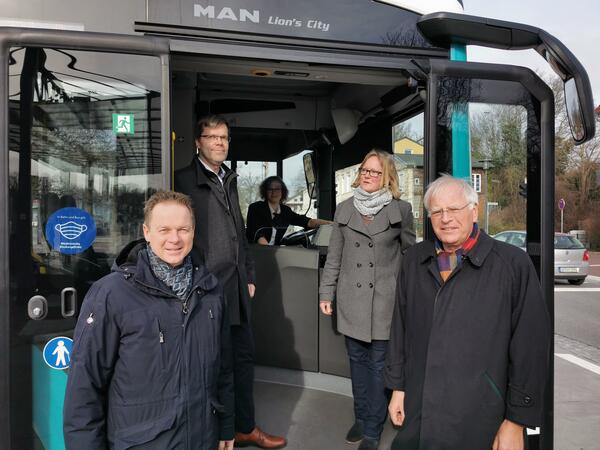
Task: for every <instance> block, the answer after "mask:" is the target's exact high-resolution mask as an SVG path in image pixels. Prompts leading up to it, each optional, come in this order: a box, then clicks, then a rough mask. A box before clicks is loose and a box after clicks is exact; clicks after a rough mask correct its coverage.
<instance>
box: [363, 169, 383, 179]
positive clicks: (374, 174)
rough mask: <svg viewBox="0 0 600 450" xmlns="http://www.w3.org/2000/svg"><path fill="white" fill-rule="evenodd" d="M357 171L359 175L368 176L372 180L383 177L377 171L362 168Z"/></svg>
mask: <svg viewBox="0 0 600 450" xmlns="http://www.w3.org/2000/svg"><path fill="white" fill-rule="evenodd" d="M358 171H359V172H360V174H361V175H369V176H370V177H373V178H377V177H380V176H381V175H383V172H380V171H379V170H373V169H365V168H364V167H361V168H360V169H358Z"/></svg>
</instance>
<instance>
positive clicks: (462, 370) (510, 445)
mask: <svg viewBox="0 0 600 450" xmlns="http://www.w3.org/2000/svg"><path fill="white" fill-rule="evenodd" d="M477 203H478V201H477V194H476V193H475V191H474V190H473V188H472V187H471V185H470V184H469V183H467V182H466V181H464V180H462V179H458V178H454V177H451V176H448V175H444V176H442V177H440V178H438V179H437V180H436V181H434V182H433V183H431V185H430V186H429V187H428V189H427V192H426V194H425V197H424V204H425V208H426V209H427V211H428V214H429V217H430V219H431V225H432V227H433V231H434V233H435V238H434V240H433V241H424V242H422V243H420V244H417V245H415V246H413V247H411V248H409V249H408V250H407V252H406V254H405V256H404V259H403V261H402V269H401V273H400V276H399V278H398V281H399V282H398V289H397V294H396V295H397V298H396V307H395V310H394V317H393V319H392V331H391V337H390V344H389V347H388V354H387V360H386V371H385V380H386V386H387V387H388V388H389V389H391V390H392V391H393V393H392V398H391V401H390V404H389V407H388V410H389V413H390V416H391V419H392V422H393V423H394V424H395V425H397V426H401V428H400V430H399V432H398V435H397V436H396V438H395V440H394V443H393V446H392V448H394V449H403V450H411V449H415V450H416V449H421V450H424V449H435V450H456V449H480V450H484V449H493V450H508V449H510V450H517V449H518V450H522V449H524V448H525V431H524V430H525V427H526V426H527V427H536V426H540V424H541V423H542V418H543V412H544V407H543V400H544V388H545V384H546V379H547V371H548V358H549V347H550V321H549V316H548V312H547V309H546V306H545V303H544V299H543V297H542V292H541V287H540V284H539V281H538V278H537V275H536V272H535V269H534V267H533V265H532V263H531V261H530V259H529V257H528V255H527V254H526V253H525V252H523V251H522V250H521V249H519V248H517V247H514V246H512V245H509V244H506V243H503V242H499V241H497V240H494V239H492V238H490V237H489V236H488V235H486V234H485V233H484V232H483V231H482V230H480V229H479V228H478V226H477V217H478V205H477Z"/></svg>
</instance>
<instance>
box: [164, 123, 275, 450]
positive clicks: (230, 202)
mask: <svg viewBox="0 0 600 450" xmlns="http://www.w3.org/2000/svg"><path fill="white" fill-rule="evenodd" d="M229 141H230V134H229V125H228V123H227V121H226V120H225V119H224V118H223V117H220V116H214V115H213V116H207V117H203V118H201V119H200V120H199V121H198V124H197V126H196V137H195V143H196V155H194V157H193V159H192V162H191V164H190V165H189V166H188V167H186V168H184V169H181V170H178V171H177V172H176V173H175V190H176V191H179V192H183V193H185V194H188V195H189V196H190V197H192V201H193V204H194V215H195V219H196V233H195V236H194V246H195V247H196V248H197V249H199V250H200V252H201V254H202V255H203V257H204V263H205V264H206V267H207V268H208V270H209V271H210V272H212V273H213V274H214V275H215V276H216V277H217V278H218V279H219V282H220V283H221V284H222V286H223V290H224V292H225V299H226V300H227V304H228V308H229V318H230V323H231V341H232V347H233V368H234V390H235V430H236V434H235V440H236V442H237V443H238V444H240V445H256V446H258V447H261V448H280V447H283V446H285V445H286V440H285V439H284V438H282V437H279V436H273V435H270V434H267V433H265V432H264V431H263V430H261V429H260V428H259V427H257V426H256V423H255V418H254V394H253V387H254V338H253V335H252V328H251V325H250V299H251V298H252V297H253V296H254V290H255V286H254V264H253V262H252V260H251V258H250V256H249V254H248V242H247V241H246V234H245V227H244V219H243V217H242V213H241V211H240V205H239V198H238V190H237V174H236V173H235V172H234V171H232V170H231V169H229V168H228V167H227V166H226V165H225V164H223V163H224V161H225V160H226V159H227V154H228V152H229Z"/></svg>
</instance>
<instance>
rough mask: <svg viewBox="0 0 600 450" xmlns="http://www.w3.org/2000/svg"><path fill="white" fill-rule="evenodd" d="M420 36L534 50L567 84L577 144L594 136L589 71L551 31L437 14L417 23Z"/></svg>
mask: <svg viewBox="0 0 600 450" xmlns="http://www.w3.org/2000/svg"><path fill="white" fill-rule="evenodd" d="M417 27H418V28H419V30H420V31H421V33H422V34H423V35H424V36H425V37H426V38H427V39H428V40H429V41H430V42H431V43H432V44H433V45H436V46H438V47H444V48H449V47H450V45H452V44H462V45H482V46H484V47H491V48H500V49H505V50H524V49H534V50H535V51H537V52H538V53H539V54H540V55H542V57H543V58H544V59H545V60H546V61H547V62H548V64H549V65H550V67H552V69H553V70H554V72H556V74H557V75H558V76H559V77H560V78H561V79H562V81H563V83H564V84H565V91H564V92H565V105H566V108H567V116H568V118H569V124H570V125H571V134H572V135H573V139H574V140H575V143H576V144H582V143H584V142H586V141H588V140H590V139H591V138H593V137H594V133H595V128H596V123H595V119H594V101H593V96H592V86H591V84H590V80H589V77H588V74H587V72H586V71H585V69H584V67H583V66H582V65H581V63H580V62H579V60H578V59H577V58H576V57H575V55H573V53H571V51H570V50H569V49H568V48H567V47H566V46H565V45H564V44H563V43H562V42H561V41H560V40H558V39H557V38H556V37H554V36H552V35H551V34H549V33H548V32H546V31H544V30H542V29H540V28H536V27H532V26H529V25H524V24H521V23H515V22H505V21H502V20H495V19H488V18H485V17H476V16H468V15H466V14H455V13H448V12H438V13H433V14H427V15H425V16H423V17H421V19H419V21H418V22H417Z"/></svg>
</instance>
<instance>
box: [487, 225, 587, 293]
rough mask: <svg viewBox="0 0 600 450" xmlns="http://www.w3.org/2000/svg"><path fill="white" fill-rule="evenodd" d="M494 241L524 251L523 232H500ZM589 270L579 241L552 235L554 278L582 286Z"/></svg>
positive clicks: (556, 234) (559, 234)
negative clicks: (505, 243) (496, 240)
mask: <svg viewBox="0 0 600 450" xmlns="http://www.w3.org/2000/svg"><path fill="white" fill-rule="evenodd" d="M494 238H495V239H498V240H499V241H502V242H507V243H509V244H512V245H515V246H517V247H519V248H521V249H523V250H526V244H527V233H526V232H525V231H512V230H511V231H502V232H501V233H498V234H496V235H494ZM589 268H590V254H589V252H588V251H587V250H586V248H585V246H584V245H583V244H582V243H581V242H579V240H578V239H577V238H576V237H574V236H571V235H570V234H566V233H555V234H554V278H555V279H556V280H567V281H568V282H569V283H571V284H583V282H584V281H585V277H586V276H587V274H588V271H589Z"/></svg>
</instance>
